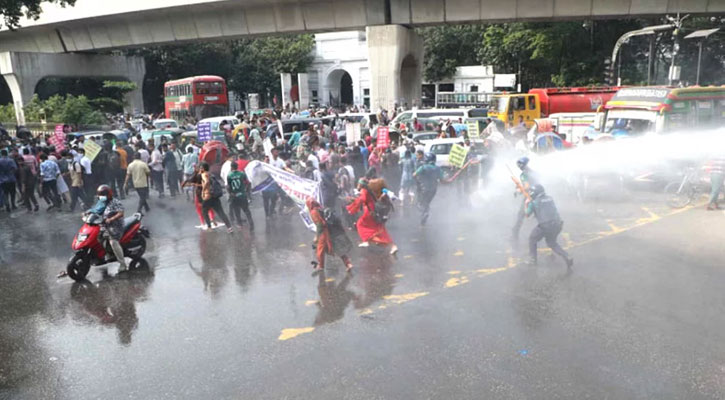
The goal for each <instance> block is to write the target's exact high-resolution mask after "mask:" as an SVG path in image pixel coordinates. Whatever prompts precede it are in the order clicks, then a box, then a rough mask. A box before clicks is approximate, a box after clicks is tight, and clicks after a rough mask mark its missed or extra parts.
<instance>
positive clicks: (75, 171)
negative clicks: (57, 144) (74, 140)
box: [66, 153, 87, 212]
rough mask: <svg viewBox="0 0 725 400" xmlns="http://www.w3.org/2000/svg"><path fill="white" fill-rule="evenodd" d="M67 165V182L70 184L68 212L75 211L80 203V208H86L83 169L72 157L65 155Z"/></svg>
mask: <svg viewBox="0 0 725 400" xmlns="http://www.w3.org/2000/svg"><path fill="white" fill-rule="evenodd" d="M66 162H67V163H68V181H69V182H70V211H71V212H73V211H75V209H76V205H78V202H79V201H80V203H81V207H83V208H86V207H87V205H86V204H87V203H86V202H85V198H86V197H85V195H84V194H83V167H81V164H80V162H79V161H76V160H73V155H72V154H69V153H67V154H66Z"/></svg>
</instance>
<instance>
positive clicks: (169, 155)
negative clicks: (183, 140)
mask: <svg viewBox="0 0 725 400" xmlns="http://www.w3.org/2000/svg"><path fill="white" fill-rule="evenodd" d="M161 149H162V152H163V154H164V158H163V161H162V163H163V166H164V171H166V183H167V184H168V185H169V193H170V194H171V197H176V195H177V194H178V193H179V177H178V174H179V168H178V165H177V164H176V157H175V156H174V152H173V151H172V150H171V149H170V148H169V146H167V145H165V144H164V145H161Z"/></svg>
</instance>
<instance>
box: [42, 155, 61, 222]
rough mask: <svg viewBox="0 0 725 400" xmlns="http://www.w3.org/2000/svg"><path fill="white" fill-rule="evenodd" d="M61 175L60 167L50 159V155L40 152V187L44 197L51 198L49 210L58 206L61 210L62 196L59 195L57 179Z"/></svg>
mask: <svg viewBox="0 0 725 400" xmlns="http://www.w3.org/2000/svg"><path fill="white" fill-rule="evenodd" d="M58 175H60V168H58V164H56V163H55V161H53V160H48V155H47V154H45V153H42V154H40V188H41V190H42V192H43V197H45V198H46V199H48V200H50V202H51V205H50V207H48V211H50V210H51V209H53V208H57V209H58V211H60V196H59V195H58V186H57V185H58V184H57V179H58Z"/></svg>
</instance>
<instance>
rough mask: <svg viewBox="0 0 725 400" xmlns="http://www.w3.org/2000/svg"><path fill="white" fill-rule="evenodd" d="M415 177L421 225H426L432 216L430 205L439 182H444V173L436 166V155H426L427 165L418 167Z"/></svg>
mask: <svg viewBox="0 0 725 400" xmlns="http://www.w3.org/2000/svg"><path fill="white" fill-rule="evenodd" d="M413 177H414V178H415V179H416V181H417V182H418V183H419V185H420V186H419V190H418V207H419V208H420V211H421V214H422V215H421V219H420V224H421V225H425V223H426V221H428V216H429V214H430V203H431V201H433V197H435V195H436V191H437V190H438V182H440V181H442V180H443V171H441V169H440V168H438V166H437V165H436V155H435V154H433V153H426V155H425V163H424V164H423V165H421V166H420V167H418V169H417V170H416V171H415V172H414V173H413Z"/></svg>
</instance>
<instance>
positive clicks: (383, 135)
mask: <svg viewBox="0 0 725 400" xmlns="http://www.w3.org/2000/svg"><path fill="white" fill-rule="evenodd" d="M376 146H377V147H382V148H386V147H388V146H390V128H388V127H387V126H380V127H378V140H377V143H376Z"/></svg>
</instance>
